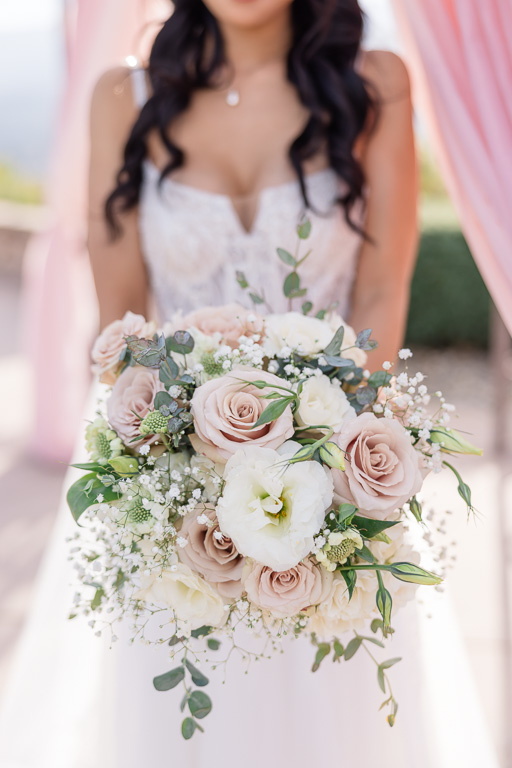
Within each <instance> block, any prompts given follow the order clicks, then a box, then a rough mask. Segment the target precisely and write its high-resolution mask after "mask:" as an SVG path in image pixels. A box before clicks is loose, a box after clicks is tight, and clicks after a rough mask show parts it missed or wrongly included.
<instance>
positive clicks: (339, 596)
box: [308, 571, 379, 640]
mask: <svg viewBox="0 0 512 768" xmlns="http://www.w3.org/2000/svg"><path fill="white" fill-rule="evenodd" d="M377 589H378V583H377V577H376V575H375V573H374V572H373V571H358V572H357V581H356V586H355V587H354V591H353V593H352V598H351V599H350V600H349V594H348V588H347V585H346V583H345V579H344V578H343V577H342V575H341V574H338V573H335V574H334V575H333V580H332V583H331V588H330V591H329V593H328V595H327V597H326V599H325V600H324V601H323V602H322V603H321V605H320V606H319V607H318V608H313V609H311V610H310V611H308V613H309V615H310V617H311V618H310V620H309V623H308V631H309V632H315V633H316V634H317V635H318V637H320V638H325V639H329V640H330V639H331V638H332V637H333V636H334V637H340V636H341V635H343V634H344V633H345V632H351V631H352V630H356V632H361V631H364V630H365V629H366V628H367V626H368V622H369V621H371V620H372V619H374V618H377V617H378V615H379V613H378V610H377V606H376V604H375V593H376V592H377Z"/></svg>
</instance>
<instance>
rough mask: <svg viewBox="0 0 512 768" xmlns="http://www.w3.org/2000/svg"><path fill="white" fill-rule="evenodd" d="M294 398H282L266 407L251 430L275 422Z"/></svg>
mask: <svg viewBox="0 0 512 768" xmlns="http://www.w3.org/2000/svg"><path fill="white" fill-rule="evenodd" d="M294 399H295V397H283V398H282V399H280V400H274V401H273V402H272V403H270V405H267V407H266V408H265V410H264V411H263V412H262V413H261V415H260V417H259V419H258V421H257V422H256V424H255V425H254V426H253V427H251V429H256V428H257V427H261V426H262V425H263V424H269V423H270V422H271V421H275V420H276V419H278V418H279V416H281V414H282V413H284V412H285V410H286V409H287V408H288V406H289V405H290V403H293V401H294Z"/></svg>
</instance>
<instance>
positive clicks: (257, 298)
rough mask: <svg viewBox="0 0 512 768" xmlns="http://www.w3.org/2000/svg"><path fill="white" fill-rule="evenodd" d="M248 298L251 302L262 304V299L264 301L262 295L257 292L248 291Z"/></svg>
mask: <svg viewBox="0 0 512 768" xmlns="http://www.w3.org/2000/svg"><path fill="white" fill-rule="evenodd" d="M249 298H250V299H251V301H252V302H253V304H263V303H264V301H265V300H264V299H263V297H262V296H258V294H257V293H249Z"/></svg>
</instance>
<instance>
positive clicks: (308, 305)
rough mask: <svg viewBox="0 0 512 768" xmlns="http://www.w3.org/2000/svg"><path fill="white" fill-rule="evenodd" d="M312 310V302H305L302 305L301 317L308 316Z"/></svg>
mask: <svg viewBox="0 0 512 768" xmlns="http://www.w3.org/2000/svg"><path fill="white" fill-rule="evenodd" d="M312 309H313V304H312V302H311V301H305V302H304V304H303V305H302V314H303V315H308V314H309V313H310V312H311V310H312Z"/></svg>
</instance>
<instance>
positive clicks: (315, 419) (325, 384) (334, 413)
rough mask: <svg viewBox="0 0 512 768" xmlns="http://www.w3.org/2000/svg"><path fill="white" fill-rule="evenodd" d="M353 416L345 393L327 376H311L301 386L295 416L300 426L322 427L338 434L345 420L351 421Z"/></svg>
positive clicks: (353, 413)
mask: <svg viewBox="0 0 512 768" xmlns="http://www.w3.org/2000/svg"><path fill="white" fill-rule="evenodd" d="M355 415H356V412H355V410H354V409H353V408H352V406H351V405H350V403H349V401H348V398H347V396H346V394H345V392H344V391H343V390H342V389H341V387H340V386H339V385H338V386H337V385H336V384H333V383H332V382H331V380H330V379H329V377H328V376H312V377H311V378H310V379H308V380H307V381H305V382H304V384H303V385H302V390H301V393H300V395H299V407H298V409H297V413H296V414H295V418H296V420H297V423H298V424H299V425H300V426H305V427H313V426H318V425H322V426H326V427H332V428H333V429H334V431H335V432H339V431H340V430H341V426H342V424H343V422H344V421H345V419H353V418H354V417H355Z"/></svg>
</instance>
